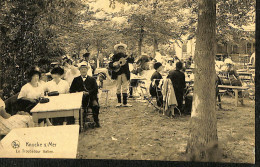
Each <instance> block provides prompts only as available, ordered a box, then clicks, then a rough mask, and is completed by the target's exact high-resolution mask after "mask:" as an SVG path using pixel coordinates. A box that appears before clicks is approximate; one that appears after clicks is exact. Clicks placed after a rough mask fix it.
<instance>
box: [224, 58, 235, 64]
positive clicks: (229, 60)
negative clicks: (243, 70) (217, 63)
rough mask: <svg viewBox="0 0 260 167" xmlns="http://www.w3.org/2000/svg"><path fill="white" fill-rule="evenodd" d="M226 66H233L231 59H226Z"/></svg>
mask: <svg viewBox="0 0 260 167" xmlns="http://www.w3.org/2000/svg"><path fill="white" fill-rule="evenodd" d="M224 63H225V64H233V61H232V60H231V59H230V58H227V59H225V61H224Z"/></svg>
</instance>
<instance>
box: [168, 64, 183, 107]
mask: <svg viewBox="0 0 260 167" xmlns="http://www.w3.org/2000/svg"><path fill="white" fill-rule="evenodd" d="M182 68H183V64H182V62H177V63H176V70H171V71H170V72H169V75H168V77H167V78H170V79H171V81H172V85H173V88H174V92H175V96H176V100H177V103H178V106H177V107H178V109H179V110H181V111H182V110H183V108H182V104H183V95H184V88H185V87H186V82H185V75H184V73H183V72H181V69H182Z"/></svg>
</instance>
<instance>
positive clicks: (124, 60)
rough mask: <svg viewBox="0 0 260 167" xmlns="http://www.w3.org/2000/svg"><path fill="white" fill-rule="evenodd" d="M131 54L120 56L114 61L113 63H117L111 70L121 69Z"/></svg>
mask: <svg viewBox="0 0 260 167" xmlns="http://www.w3.org/2000/svg"><path fill="white" fill-rule="evenodd" d="M131 56H132V55H128V56H126V57H122V58H120V59H119V60H118V61H116V62H114V63H116V64H117V65H116V66H114V68H115V69H114V70H113V71H115V72H118V71H119V70H120V69H121V67H122V66H123V65H125V64H126V62H127V59H128V58H129V57H131Z"/></svg>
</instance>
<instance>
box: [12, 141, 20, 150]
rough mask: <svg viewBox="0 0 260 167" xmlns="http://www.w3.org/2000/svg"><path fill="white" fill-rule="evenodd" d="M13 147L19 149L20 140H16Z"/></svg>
mask: <svg viewBox="0 0 260 167" xmlns="http://www.w3.org/2000/svg"><path fill="white" fill-rule="evenodd" d="M11 145H12V147H13V148H14V149H17V148H19V147H20V142H19V141H18V140H14V141H13V142H12V143H11Z"/></svg>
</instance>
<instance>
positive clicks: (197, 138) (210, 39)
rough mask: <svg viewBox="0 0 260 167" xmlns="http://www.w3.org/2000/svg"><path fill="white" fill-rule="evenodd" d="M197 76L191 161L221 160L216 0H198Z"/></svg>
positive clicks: (191, 135) (192, 116)
mask: <svg viewBox="0 0 260 167" xmlns="http://www.w3.org/2000/svg"><path fill="white" fill-rule="evenodd" d="M198 3H199V4H198V6H199V12H198V27H197V36H196V46H195V57H194V61H195V68H196V70H195V80H194V95H193V103H192V113H191V119H190V132H189V133H190V134H189V140H188V144H187V149H186V153H187V157H188V160H190V161H218V136H217V119H216V111H215V106H216V100H215V99H216V86H215V77H216V72H215V54H216V47H215V45H216V0H199V1H198Z"/></svg>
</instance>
